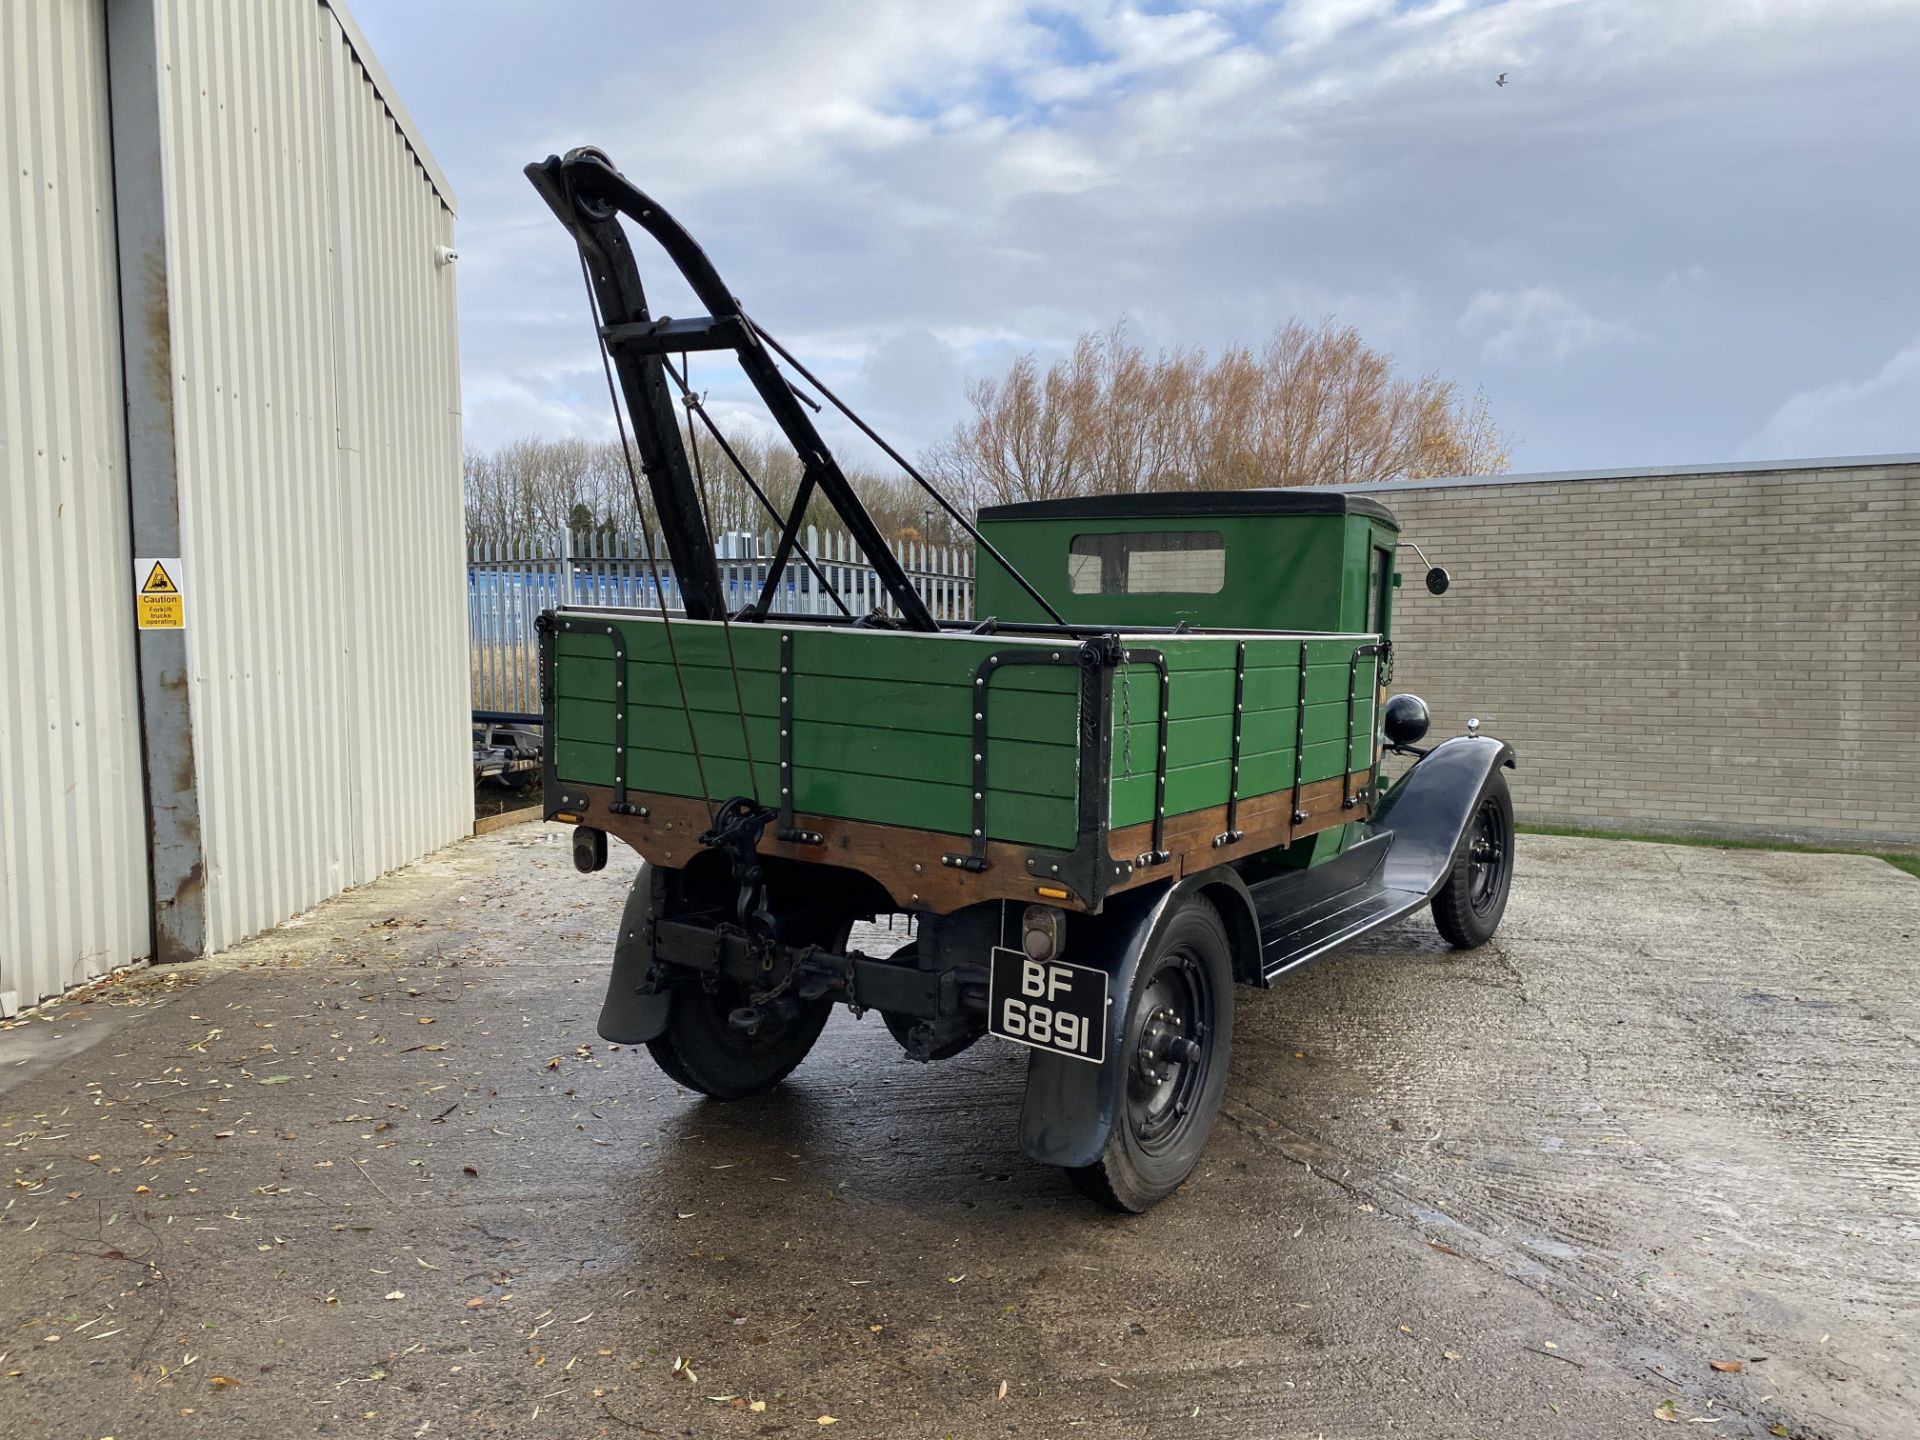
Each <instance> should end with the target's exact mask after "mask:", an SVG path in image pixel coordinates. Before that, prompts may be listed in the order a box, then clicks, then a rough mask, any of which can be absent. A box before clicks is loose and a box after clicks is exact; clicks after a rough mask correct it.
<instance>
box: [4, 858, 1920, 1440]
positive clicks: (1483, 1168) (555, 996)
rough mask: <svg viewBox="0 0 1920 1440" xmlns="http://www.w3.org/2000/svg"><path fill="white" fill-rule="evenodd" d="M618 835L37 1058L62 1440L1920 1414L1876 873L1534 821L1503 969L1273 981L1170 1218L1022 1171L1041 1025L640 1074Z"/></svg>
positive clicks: (1496, 960) (91, 1025)
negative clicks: (609, 863) (594, 868)
mask: <svg viewBox="0 0 1920 1440" xmlns="http://www.w3.org/2000/svg"><path fill="white" fill-rule="evenodd" d="M565 838H566V837H565V835H564V833H563V832H561V831H560V830H558V829H557V828H550V827H544V826H541V827H528V826H515V827H511V828H509V829H506V830H503V831H500V832H499V833H497V834H493V835H489V836H485V837H481V838H477V839H474V840H469V841H465V842H462V843H461V844H459V845H456V846H453V847H451V848H449V849H448V850H445V851H442V852H440V853H439V854H436V855H434V856H431V857H429V858H428V859H427V860H425V861H422V862H420V863H419V864H417V865H415V866H413V867H410V868H409V869H408V870H406V871H404V872H401V873H399V874H396V875H394V876H391V877H389V878H387V879H385V880H382V881H380V882H378V883H376V884H374V885H370V886H367V887H365V888H363V889H361V890H357V891H354V892H352V893H350V894H348V895H345V896H342V897H340V898H339V899H337V900H334V901H332V902H329V903H328V904H327V905H324V906H322V907H321V908H320V909H318V910H316V911H314V912H312V913H311V914H309V915H307V916H304V917H301V918H300V919H299V920H297V921H294V922H292V923H290V924H288V925H286V926H283V927H281V928H280V929H279V930H277V931H275V932H273V933H272V934H270V935H267V936H264V937H262V938H260V939H258V940H256V941H253V942H250V943H249V944H247V945H245V946H242V947H240V948H239V949H238V950H236V951H234V952H232V953H230V954H229V955H228V956H226V957H223V958H221V959H217V960H214V961H207V962H198V963H196V964H194V965H191V966H187V967H182V968H180V969H176V970H173V971H169V972H164V973H163V972H146V973H145V974H143V975H138V976H134V977H131V978H130V979H127V980H124V981H122V982H120V983H118V984H115V985H110V986H107V987H104V988H103V989H101V990H100V991H98V992H95V993H94V994H93V995H92V996H91V997H88V998H86V999H83V1000H82V1001H80V1002H78V1003H71V1004H68V1005H66V1006H63V1007H59V1008H57V1009H55V1010H54V1011H52V1012H51V1013H50V1018H46V1019H36V1020H32V1021H29V1022H26V1023H24V1024H22V1025H18V1026H16V1027H14V1028H12V1029H10V1030H9V1031H8V1032H6V1033H4V1034H0V1087H4V1089H0V1140H4V1142H5V1144H6V1165H7V1179H8V1182H9V1184H8V1195H7V1198H6V1200H5V1201H4V1202H0V1204H3V1205H4V1208H3V1209H0V1277H3V1278H0V1407H4V1414H5V1415H6V1417H7V1424H6V1427H5V1428H6V1433H7V1435H8V1436H9V1437H10V1440H12V1437H27V1436H41V1435H45V1436H62V1437H65V1436H94V1437H97V1436H101V1435H111V1434H118V1435H121V1436H125V1435H129V1434H138V1435H142V1436H170V1435H180V1436H185V1435H199V1434H202V1433H204V1431H205V1428H206V1426H207V1425H208V1424H209V1423H214V1424H219V1425H222V1426H224V1427H225V1429H226V1431H227V1432H228V1433H234V1434H266V1433H275V1434H283V1435H319V1434H329V1435H339V1434H352V1435H373V1436H384V1435H393V1436H401V1435H407V1436H416V1437H418V1436H425V1435H433V1434H451V1433H455V1432H460V1433H487V1434H494V1435H526V1436H535V1435H540V1436H546V1435H555V1434H569V1435H572V1434H581V1435H600V1434H606V1435H625V1434H636V1435H673V1436H683V1435H684V1436H694V1435H698V1436H705V1435H718V1434H734V1433H738V1434H742V1435H759V1434H771V1433H780V1432H781V1431H785V1432H786V1433H790V1434H798V1433H802V1432H810V1431H813V1430H815V1429H816V1428H818V1427H820V1426H821V1425H822V1423H823V1419H824V1418H825V1417H831V1418H832V1420H833V1421H834V1422H835V1424H836V1426H837V1427H839V1428H837V1429H836V1430H835V1431H834V1433H836V1434H871V1435H884V1436H898V1435H929V1436H941V1435H949V1434H951V1435H956V1436H971V1435H989V1434H991V1435H1006V1434H1019V1435H1069V1434H1092V1435H1138V1434H1154V1435H1162V1434H1165V1435H1175V1434H1177V1435H1181V1436H1200V1437H1206V1436H1222V1437H1226V1436H1234V1437H1240V1436H1267V1435H1275V1436H1281V1435H1284V1436H1293V1435H1302V1436H1305V1435H1325V1436H1379V1435H1385V1434H1389V1433H1401V1432H1405V1433H1408V1434H1414V1435H1422V1436H1454V1435H1460V1436H1465V1435H1485V1434H1513V1435H1527V1436H1531V1435H1568V1436H1575V1435H1577V1436H1583V1437H1586V1436H1613V1435H1627V1434H1635V1435H1641V1434H1645V1433H1646V1432H1647V1430H1648V1428H1649V1427H1650V1426H1652V1427H1653V1428H1654V1429H1656V1430H1658V1428H1659V1425H1658V1422H1659V1421H1661V1420H1663V1419H1672V1420H1674V1421H1675V1422H1677V1423H1685V1422H1688V1421H1702V1422H1709V1423H1710V1425H1711V1428H1709V1429H1706V1430H1705V1433H1708V1434H1713V1435H1722V1436H1726V1435H1768V1434H1787V1435H1793V1436H1835V1437H1838V1436H1869V1435H1872V1436H1881V1435H1893V1434H1906V1433H1914V1432H1915V1431H1916V1429H1920V1409H1916V1403H1915V1384H1916V1379H1915V1365H1916V1356H1917V1355H1920V1348H1917V1347H1916V1342H1915V1340H1914V1338H1913V1337H1914V1320H1915V1316H1916V1312H1917V1311H1920V1280H1917V1279H1916V1275H1917V1274H1920V1265H1916V1250H1917V1248H1920V1242H1917V1241H1916V1233H1915V1229H1914V1216H1915V1215H1916V1213H1920V1141H1916V1139H1915V1136H1916V1133H1917V1132H1920V1126H1916V1124H1915V1120H1916V1118H1917V1117H1916V1113H1915V1111H1916V1106H1915V1099H1914V1097H1915V1096H1916V1095H1920V1051H1916V1048H1915V1046H1914V1044H1913V1040H1912V1037H1913V1036H1914V1035H1915V1034H1916V1033H1920V1014H1916V1010H1920V1005H1917V1004H1916V1001H1915V999H1914V994H1913V987H1912V985H1911V974H1910V971H1911V957H1912V955H1913V954H1914V953H1915V945H1914V939H1915V935H1914V932H1915V930H1916V929H1917V928H1920V888H1917V887H1916V882H1915V881H1914V880H1912V879H1911V878H1909V877H1907V876H1904V875H1901V874H1900V873H1898V872H1896V871H1894V870H1892V869H1891V868H1890V867H1887V866H1885V865H1882V864H1880V863H1879V862H1878V861H1874V860H1871V859H1866V858H1860V857H1850V856H1826V855H1773V854H1764V853H1756V852H1724V853H1723V852H1717V851H1711V850H1702V849H1686V848H1678V847H1665V846H1649V845H1636V844H1631V843H1625V842H1604V841H1581V840H1563V839H1549V838H1537V837H1522V841H1521V857H1522V858H1521V867H1520V872H1519V875H1518V878H1517V882H1516V886H1515V893H1514V900H1513V904H1512V907H1511V909H1510V910H1509V912H1508V916H1507V921H1506V924H1505V926H1504V927H1503V929H1502V931H1501V933H1500V935H1499V936H1498V937H1497V938H1496V940H1495V942H1494V943H1493V944H1492V945H1490V946H1488V947H1487V948H1485V949H1483V950H1481V951H1479V952H1475V953H1472V954H1455V953H1453V952H1449V951H1447V950H1446V949H1444V948H1443V947H1442V945H1441V944H1440V942H1439V941H1438V939H1437V937H1436V936H1435V935H1434V933H1433V930H1432V927H1431V925H1430V924H1429V923H1428V922H1427V921H1426V920H1425V919H1424V918H1421V919H1419V920H1415V921H1410V922H1408V923H1407V924H1405V925H1403V926H1400V927H1398V928H1396V929H1395V930H1393V931H1391V932H1389V933H1387V934H1385V935H1382V936H1380V937H1377V938H1376V939H1374V940H1373V941H1372V942H1371V943H1370V944H1368V945H1366V946H1364V947H1361V948H1358V949H1356V950H1354V951H1352V952H1349V953H1348V954H1346V955H1344V956H1341V957H1339V958H1338V959H1336V960H1334V961H1332V962H1330V963H1329V964H1327V965H1324V966H1322V967H1320V968H1319V969H1317V970H1315V971H1313V972H1311V973H1309V974H1307V975H1305V976H1302V977H1299V978H1298V979H1297V980H1295V981H1294V982H1292V983H1289V984H1287V985H1285V986H1283V987H1281V988H1279V989H1277V990H1275V991H1273V992H1270V993H1267V994H1256V993H1254V992H1248V991H1243V992H1241V1006H1240V1011H1239V1028H1238V1033H1237V1035H1236V1037H1235V1049H1234V1057H1233V1079H1232V1082H1231V1085H1230V1087H1229V1091H1228V1101H1227V1109H1226V1114H1225V1115H1224V1116H1223V1118H1222V1121H1221V1124H1220V1126H1219V1128H1218V1130H1217V1131H1216V1133H1215V1137H1214V1141H1213V1143H1212V1145H1211V1147H1210V1148H1209V1150H1208V1152H1207V1156H1206V1158H1205V1160H1204V1162H1203V1164H1202V1166H1201V1169H1200V1170H1199V1172H1197V1174H1196V1175H1195V1177H1194V1179H1193V1180H1192V1181H1191V1182H1190V1184H1189V1185H1188V1187H1187V1188H1186V1191H1185V1192H1184V1193H1182V1194H1181V1195H1179V1196H1177V1197H1176V1198H1175V1199H1174V1200H1172V1201H1170V1202H1169V1203H1167V1204H1166V1205H1164V1206H1162V1207H1161V1208H1160V1209H1159V1210H1157V1211H1155V1212H1154V1213H1153V1214H1151V1215H1148V1216H1145V1217H1142V1218H1139V1219H1121V1218H1118V1217H1113V1216H1109V1215H1106V1214H1104V1213H1100V1212H1097V1211H1094V1210H1092V1209H1090V1208H1088V1206H1087V1205H1086V1204H1085V1203H1084V1202H1083V1201H1081V1200H1080V1199H1079V1198H1078V1197H1076V1196H1075V1195H1074V1194H1073V1193H1072V1191H1071V1190H1070V1189H1069V1188H1068V1187H1067V1185H1066V1184H1065V1182H1064V1180H1063V1179H1062V1178H1061V1177H1060V1176H1058V1175H1057V1174H1055V1173H1053V1172H1051V1171H1048V1170H1046V1169H1043V1168H1041V1167H1038V1166H1035V1165H1033V1164H1031V1163H1029V1162H1027V1161H1025V1160H1024V1159H1022V1158H1021V1157H1020V1156H1019V1155H1018V1153H1017V1151H1016V1148H1015V1132H1016V1123H1015V1122H1016V1118H1017V1114H1018V1107H1019V1102H1020V1087H1021V1079H1022V1074H1023V1069H1024V1065H1023V1060H1022V1057H1021V1055H1020V1054H1019V1053H1017V1052H1016V1051H1014V1050H1013V1049H1012V1048H1011V1047H1006V1046H1002V1045H1000V1044H998V1043H997V1042H992V1041H987V1042H982V1043H981V1044H980V1045H978V1046H976V1047H975V1048H974V1049H973V1050H971V1051H969V1052H968V1053H967V1054H966V1055H964V1056H963V1057H961V1058H960V1059H958V1060H956V1061H952V1062H948V1063H946V1064H942V1065H935V1066H918V1065H914V1064H912V1063H911V1062H909V1061H907V1060H905V1059H904V1057H902V1056H901V1055H900V1054H899V1052H898V1050H897V1049H896V1048H895V1047H894V1046H893V1044H892V1042H891V1041H890V1040H889V1039H888V1037H887V1036H886V1034H885V1031H884V1030H883V1029H882V1027H881V1026H880V1024H879V1022H878V1017H874V1016H869V1017H868V1018H867V1019H866V1021H865V1022H864V1023H855V1022H854V1021H853V1020H852V1018H851V1017H850V1016H847V1015H846V1014H845V1013H844V1012H842V1013H841V1014H839V1015H838V1016H836V1018H835V1020H834V1021H833V1022H832V1023H831V1024H830V1025H829V1027H828V1030H827V1032H826V1035H825V1036H824V1037H823V1039H822V1042H821V1044H820V1046H819V1048H818V1049H817V1050H816V1051H815V1053H814V1055H813V1056H812V1057H811V1058H810V1059H809V1060H808V1062H807V1063H806V1064H805V1065H803V1066H802V1067H801V1069H800V1070H799V1072H798V1073H797V1074H796V1075H795V1077H794V1078H793V1080H792V1081H791V1082H789V1084H788V1085H787V1086H785V1087H784V1088H783V1089H782V1090H781V1091H780V1092H778V1093H776V1094H775V1095H773V1096H771V1097H768V1098H766V1099H764V1100H760V1101H753V1102H746V1103H741V1104H736V1105H727V1106H721V1105H714V1104H711V1103H707V1102H703V1101H700V1100H698V1099H696V1098H694V1097H691V1096H688V1095H686V1094H684V1093H683V1092H681V1091H680V1090H678V1089H677V1087H675V1086H674V1085H672V1084H671V1083H670V1082H669V1081H667V1080H666V1079H665V1078H664V1077H663V1076H662V1075H661V1074H660V1073H659V1072H658V1071H657V1070H656V1069H655V1068H654V1067H653V1065H652V1063H651V1061H650V1060H649V1059H648V1057H647V1056H646V1055H645V1054H644V1053H636V1052H632V1051H629V1050H624V1049H619V1048H616V1047H610V1046H608V1045H606V1044H604V1043H603V1042H601V1041H600V1040H599V1039H598V1037H597V1036H596V1035H595V1034H594V1031H593V1018H594V1015H595V1012H596V1010H597V1007H598V1004H599V999H600V993H601V986H602V983H603V978H604V971H605V963H604V962H605V957H606V955H607V952H608V944H609V937H610V935H611V932H612V927H613V924H614V920H615V918H616V915H617V911H618V907H619V904H620V901H621V898H622V895H621V890H622V886H623V883H624V879H625V876H624V874H623V873H621V872H620V871H619V869H618V868H616V870H614V871H610V872H608V873H603V874H601V875H597V876H590V877H582V876H579V875H576V874H575V873H574V872H573V871H572V869H571V867H570V865H569V863H568V856H567V850H566V845H565ZM893 938H894V940H896V941H897V940H898V939H900V938H903V937H902V936H901V935H900V934H897V933H896V934H895V936H894V937H893ZM865 943H866V944H867V946H868V948H870V949H875V950H877V949H880V948H882V946H883V945H884V944H885V943H886V936H885V932H884V931H883V932H880V933H879V934H869V935H868V936H867V937H866V942H865ZM23 1042H26V1044H31V1045H34V1046H36V1047H38V1048H37V1049H34V1050H28V1049H27V1048H26V1044H23ZM1716 1364H1717V1365H1718V1366H1720V1367H1731V1366H1738V1367H1740V1368H1738V1369H1737V1370H1735V1369H1728V1368H1719V1369H1716V1368H1715V1366H1716ZM1003 1386H1004V1395H1003ZM761 1406H764V1408H758V1407H761ZM1775 1427H1778V1428H1775Z"/></svg>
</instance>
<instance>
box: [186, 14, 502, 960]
mask: <svg viewBox="0 0 1920 1440" xmlns="http://www.w3.org/2000/svg"><path fill="white" fill-rule="evenodd" d="M161 13H162V15H163V19H164V24H163V40H162V48H163V54H164V56H165V60H166V63H167V65H168V67H169V74H170V84H169V86H168V89H167V95H166V100H165V116H164V129H163V135H164V145H165V153H166V156H167V167H168V212H169V214H168V219H169V231H170V240H171V246H172V269H173V293H172V314H173V349H172V355H173V366H174V371H175V382H174V394H175V437H176V449H177V455H178V461H179V475H180V481H179V483H180V496H181V526H182V554H183V559H184V560H185V562H186V569H187V573H188V576H189V584H190V587H191V589H190V593H189V599H188V603H189V606H190V610H191V613H190V617H189V621H188V624H189V631H188V645H189V654H190V661H191V665H192V672H193V710H194V730H195V749H196V752H197V761H198V764H199V781H200V806H201V816H202V824H203V831H204V843H205V858H206V866H207V944H208V948H209V949H212V950H217V949H220V948H223V947H225V946H227V945H230V944H232V943H233V942H234V941H236V940H239V939H241V938H243V937H244V936H246V935H249V934H252V933H254V932H255V931H258V930H261V929H264V928H266V927H268V926H271V925H274V924H276V923H278V922H279V921H281V920H283V919H285V918H286V917H288V916H289V915H293V914H296V913H298V912H299V911H301V910H303V909H306V908H307V907H309V906H311V905H313V904H315V903H317V902H318V901H320V900H323V899H325V898H326V897H328V896H329V895H333V894H335V893H337V892H338V891H340V890H342V889H344V888H345V887H346V886H348V885H353V884H358V883H360V882H363V881H366V880H370V879H372V878H373V877H374V876H376V875H378V874H380V873H381V872H382V871H384V870H387V869H390V868H391V867H392V866H394V865H397V864H400V863H402V862H403V861H406V860H409V859H411V858H413V857H414V856H417V855H419V854H421V853H423V852H425V851H427V850H429V849H432V848H434V847H435V846H437V845H441V844H444V843H446V842H448V841H450V840H453V839H455V838H456V837H458V836H459V835H462V834H465V833H467V832H468V831H469V830H470V829H471V824H472V792H471V777H470V775H469V773H468V759H467V755H466V746H467V725H466V707H467V699H466V688H467V674H466V625H465V592H464V586H463V583H462V580H463V575H464V569H463V543H462V542H463V528H462V527H463V521H462V515H461V508H460V421H459V414H458V410H459V374H458V359H457V353H456V326H455V320H454V279H453V270H452V268H450V267H443V266H441V265H440V264H438V263H437V260H436V253H435V252H436V247H438V246H441V245H450V244H451V243H452V238H453V232H452V224H453V217H452V214H451V213H450V211H449V209H448V208H447V206H446V205H444V204H443V203H442V201H441V199H440V198H439V196H438V195H437V194H436V192H435V190H434V188H433V186H432V184H431V183H430V181H429V178H428V176H427V174H426V172H425V171H424V170H423V168H422V167H421V165H420V164H419V163H418V161H417V160H416V158H415V155H414V153H413V152H412V151H411V150H410V148H409V147H408V144H407V141H406V138H405V136H404V135H403V134H402V132H401V130H400V129H399V128H398V127H397V125H396V124H395V121H394V119H393V118H392V116H391V115H390V114H389V113H388V110H387V107H386V105H385V103H384V102H383V100H382V97H381V96H380V94H379V93H378V92H377V91H376V90H375V89H374V88H373V84H372V82H371V81H370V80H369V78H368V76H367V73H366V70H365V69H364V68H363V66H362V65H361V64H360V62H359V61H358V60H357V59H356V57H355V55H354V52H353V49H352V47H351V44H350V43H349V42H348V40H347V38H346V35H345V34H344V33H343V31H342V29H341V28H340V26H339V24H338V23H337V21H336V18H335V16H334V14H333V13H332V12H331V11H330V10H329V9H328V8H326V7H325V6H324V5H322V4H319V3H317V0H276V3H273V4H248V5H230V4H221V3H214V0H170V3H168V4H167V5H166V6H165V7H164V9H163V11H162V12H161Z"/></svg>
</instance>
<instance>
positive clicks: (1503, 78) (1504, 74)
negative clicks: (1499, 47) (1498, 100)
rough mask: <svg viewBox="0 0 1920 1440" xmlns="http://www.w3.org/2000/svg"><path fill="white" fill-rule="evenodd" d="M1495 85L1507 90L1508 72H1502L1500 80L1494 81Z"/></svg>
mask: <svg viewBox="0 0 1920 1440" xmlns="http://www.w3.org/2000/svg"><path fill="white" fill-rule="evenodd" d="M1493 83H1494V84H1496V85H1498V86H1500V87H1502V88H1503V89H1504V88H1505V86H1506V83H1507V72H1506V71H1504V70H1502V71H1501V72H1500V78H1499V79H1498V80H1496V81H1494V82H1493Z"/></svg>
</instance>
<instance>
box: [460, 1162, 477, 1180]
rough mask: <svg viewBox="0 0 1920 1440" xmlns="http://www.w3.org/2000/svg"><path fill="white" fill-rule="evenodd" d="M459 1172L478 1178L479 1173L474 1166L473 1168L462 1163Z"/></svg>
mask: <svg viewBox="0 0 1920 1440" xmlns="http://www.w3.org/2000/svg"><path fill="white" fill-rule="evenodd" d="M460 1173H461V1174H462V1175H471V1176H473V1177H474V1178H476V1179H478V1178H479V1175H480V1172H479V1171H478V1170H476V1169H474V1168H473V1166H471V1165H462V1166H461V1167H460Z"/></svg>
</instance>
